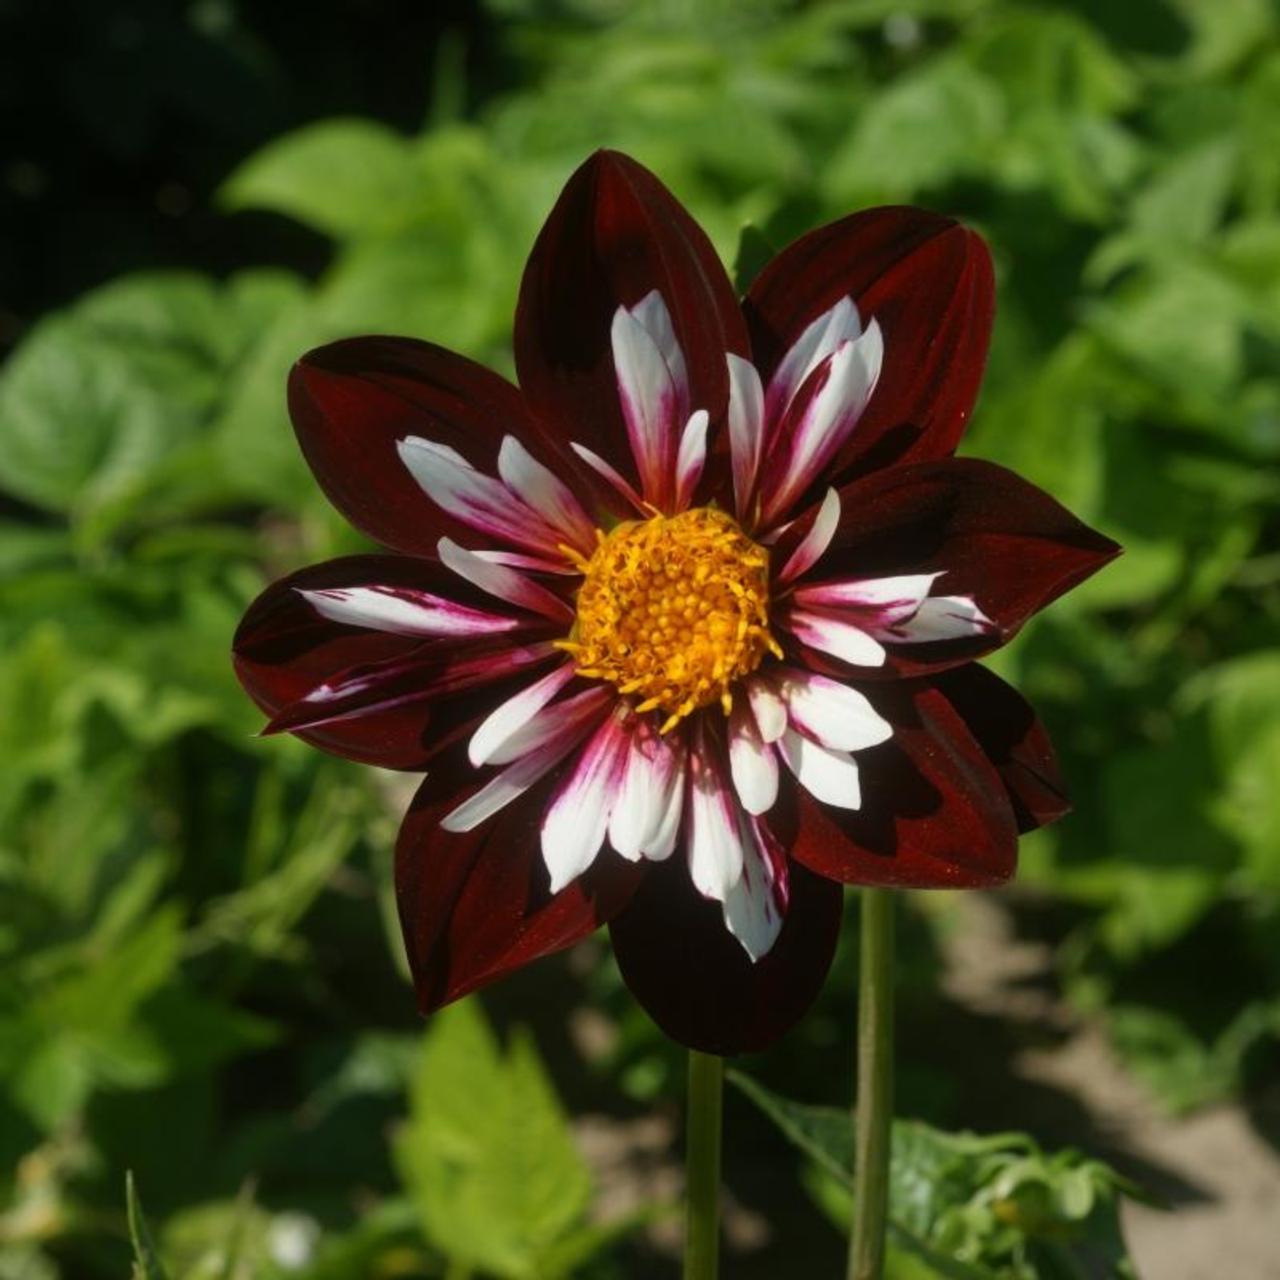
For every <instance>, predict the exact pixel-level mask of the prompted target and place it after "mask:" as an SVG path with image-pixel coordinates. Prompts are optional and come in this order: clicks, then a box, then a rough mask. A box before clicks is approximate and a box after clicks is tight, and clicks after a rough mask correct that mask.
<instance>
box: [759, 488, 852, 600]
mask: <svg viewBox="0 0 1280 1280" xmlns="http://www.w3.org/2000/svg"><path fill="white" fill-rule="evenodd" d="M801 519H802V520H803V519H808V521H809V528H808V530H807V532H806V533H805V534H804V536H803V537H802V538H801V539H800V543H799V545H798V546H797V547H796V549H795V550H794V551H793V552H792V553H791V555H790V557H789V558H788V560H787V562H786V564H784V565H783V566H782V572H781V573H779V574H778V576H777V578H776V579H775V585H776V587H778V588H781V587H785V586H786V585H787V583H789V582H794V581H795V580H796V579H797V578H799V577H800V576H801V575H802V574H805V573H807V572H808V571H809V570H810V569H812V568H813V566H814V565H815V564H817V562H818V561H819V559H821V557H822V553H823V552H824V551H825V550H826V549H827V548H828V547H829V546H830V545H831V539H832V538H833V537H835V532H836V527H837V525H839V523H840V495H839V494H838V493H837V492H836V491H835V490H834V489H828V490H827V492H826V496H825V497H824V498H823V499H822V505H821V506H819V507H817V508H816V509H814V510H813V511H812V512H811V513H809V514H808V515H807V516H804V517H801Z"/></svg>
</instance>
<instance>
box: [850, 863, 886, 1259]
mask: <svg viewBox="0 0 1280 1280" xmlns="http://www.w3.org/2000/svg"><path fill="white" fill-rule="evenodd" d="M860 897H861V918H862V933H861V938H860V945H859V965H858V1103H857V1113H856V1129H855V1143H854V1182H853V1239H852V1241H851V1244H850V1247H849V1271H848V1280H881V1277H882V1276H883V1274H884V1242H885V1230H886V1227H887V1224H888V1209H889V1142H890V1129H891V1121H892V1118H893V911H894V890H892V889H872V888H864V889H862V890H860Z"/></svg>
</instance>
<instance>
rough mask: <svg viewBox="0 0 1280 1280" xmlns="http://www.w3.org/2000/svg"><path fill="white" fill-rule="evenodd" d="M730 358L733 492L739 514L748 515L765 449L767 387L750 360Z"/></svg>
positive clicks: (730, 431)
mask: <svg viewBox="0 0 1280 1280" xmlns="http://www.w3.org/2000/svg"><path fill="white" fill-rule="evenodd" d="M727 359H728V361H729V454H730V457H731V459H732V462H733V496H734V501H735V503H736V506H737V512H738V515H739V516H745V515H746V514H747V504H748V503H749V502H750V501H751V494H752V491H753V490H754V488H755V483H756V476H757V475H758V474H759V471H760V457H761V454H762V452H763V450H764V390H763V388H762V387H761V386H760V375H759V373H757V372H756V367H755V365H753V364H752V363H751V361H750V360H744V359H743V358H742V357H741V356H735V355H734V354H733V353H732V352H731V353H730V354H729V355H728V357H727Z"/></svg>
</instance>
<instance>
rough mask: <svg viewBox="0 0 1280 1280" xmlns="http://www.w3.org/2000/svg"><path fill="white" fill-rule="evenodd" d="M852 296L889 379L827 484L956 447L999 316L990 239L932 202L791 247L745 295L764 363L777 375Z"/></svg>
mask: <svg viewBox="0 0 1280 1280" xmlns="http://www.w3.org/2000/svg"><path fill="white" fill-rule="evenodd" d="M849 296H851V297H852V298H853V300H854V301H855V302H856V303H857V306H858V311H859V313H860V315H861V316H862V320H863V323H864V324H866V323H867V322H868V321H870V320H872V319H874V320H875V321H876V322H877V323H878V324H879V325H880V328H881V330H882V331H883V333H884V364H883V366H882V368H881V372H880V381H879V383H878V385H877V386H876V390H875V393H874V395H872V397H871V401H870V403H869V404H868V405H867V409H866V412H865V413H864V414H863V416H862V419H861V420H860V421H859V423H858V425H857V427H856V428H855V430H854V432H853V434H852V436H851V437H850V439H849V441H848V442H847V444H846V445H845V446H844V448H843V449H842V450H841V452H840V454H839V455H838V456H837V458H836V460H835V462H834V463H833V465H832V468H831V470H830V472H829V475H828V478H827V479H826V480H825V481H824V483H833V482H835V483H838V482H840V481H842V480H846V479H848V478H849V476H851V475H855V474H858V475H860V474H863V473H865V472H867V471H870V470H873V469H875V468H877V467H882V466H888V465H890V464H892V463H900V462H917V461H923V460H926V459H930V458H941V457H945V456H947V455H948V454H950V453H951V452H952V451H953V450H954V449H955V447H956V444H957V442H958V441H959V439H960V437H961V435H962V434H963V432H964V428H965V425H966V423H967V422H968V420H969V414H970V412H971V411H972V409H973V404H974V401H975V400H976V399H977V397H978V387H979V384H980V383H981V381H982V371H983V368H984V367H985V365H986V359H987V346H988V343H989V342H990V338H991V325H992V321H993V319H994V316H995V280H994V276H993V274H992V269H991V255H990V253H989V252H988V250H987V246H986V245H985V244H984V243H983V241H982V239H981V238H980V237H979V236H977V235H976V234H975V233H974V232H972V231H968V230H966V229H965V228H964V227H962V226H960V225H959V224H958V223H956V222H954V221H953V220H952V219H950V218H944V217H941V216H940V215H938V214H936V213H929V212H926V211H925V210H923V209H912V208H907V207H889V208H882V209H867V210H864V211H863V212H861V213H855V214H853V215H852V216H851V217H848V218H842V219H841V220H840V221H839V222H833V223H831V224H830V225H829V226H825V227H819V228H818V229H817V230H816V231H811V232H809V233H808V235H804V236H801V237H800V239H799V240H797V241H796V242H795V243H794V244H791V245H789V246H788V247H787V248H786V249H784V250H783V251H782V252H781V253H780V254H778V256H777V257H776V258H774V259H773V261H772V262H770V263H769V264H768V266H766V267H765V269H764V270H763V271H762V272H761V273H760V275H759V276H758V277H757V278H756V280H755V283H754V284H752V286H751V288H750V290H749V291H748V293H747V297H746V299H745V300H744V303H743V309H744V310H745V312H746V316H747V323H748V326H749V328H750V332H751V345H752V350H753V352H754V353H755V361H756V367H757V368H758V369H759V370H760V376H761V378H762V379H763V380H764V382H765V385H766V386H767V385H768V381H769V378H770V376H771V375H772V373H773V371H774V369H775V368H776V367H777V365H778V362H779V361H780V360H781V359H782V357H783V356H784V355H785V354H786V351H787V349H788V348H789V347H790V346H791V344H792V343H793V342H794V341H795V340H796V339H797V338H798V337H799V336H800V334H801V333H802V332H803V331H804V329H805V327H806V326H807V325H808V324H809V323H810V322H811V321H813V320H815V319H817V317H818V316H820V315H821V314H822V313H823V312H824V311H826V310H828V309H829V308H830V307H832V306H834V305H835V304H836V303H837V302H838V301H839V300H840V299H841V298H843V297H849Z"/></svg>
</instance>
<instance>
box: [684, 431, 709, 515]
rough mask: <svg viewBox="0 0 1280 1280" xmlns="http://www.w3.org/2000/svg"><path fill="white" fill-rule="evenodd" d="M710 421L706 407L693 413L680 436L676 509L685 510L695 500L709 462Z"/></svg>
mask: <svg viewBox="0 0 1280 1280" xmlns="http://www.w3.org/2000/svg"><path fill="white" fill-rule="evenodd" d="M709 421H710V418H709V415H708V414H707V411H706V410H705V409H699V410H698V411H697V412H696V413H694V414H691V415H690V417H689V421H688V422H687V423H685V428H684V434H683V435H681V437H680V452H679V453H678V454H677V456H676V498H675V510H676V511H684V510H685V509H686V508H687V507H688V506H689V505H690V504H691V503H692V501H693V494H694V491H695V490H696V489H697V487H698V481H699V480H701V479H702V469H703V468H704V467H705V466H706V464H707V424H708V422H709Z"/></svg>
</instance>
